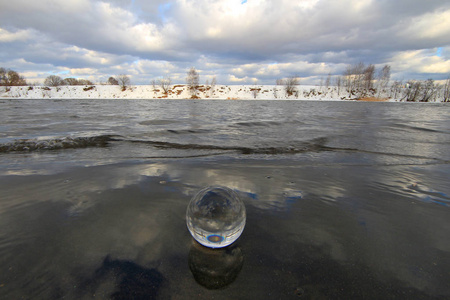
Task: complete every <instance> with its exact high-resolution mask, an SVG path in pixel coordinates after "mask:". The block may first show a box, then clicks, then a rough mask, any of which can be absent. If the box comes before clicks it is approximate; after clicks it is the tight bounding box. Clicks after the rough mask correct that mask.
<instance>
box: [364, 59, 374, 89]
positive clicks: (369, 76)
mask: <svg viewBox="0 0 450 300" xmlns="http://www.w3.org/2000/svg"><path fill="white" fill-rule="evenodd" d="M374 79H375V66H374V65H368V66H367V67H366V68H364V79H363V90H364V94H367V93H369V91H370V90H373V80H374Z"/></svg>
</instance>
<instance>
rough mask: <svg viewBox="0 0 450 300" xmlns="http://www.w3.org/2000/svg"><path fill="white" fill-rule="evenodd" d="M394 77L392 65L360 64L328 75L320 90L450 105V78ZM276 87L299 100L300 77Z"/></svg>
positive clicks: (285, 80) (359, 97) (347, 95)
mask: <svg viewBox="0 0 450 300" xmlns="http://www.w3.org/2000/svg"><path fill="white" fill-rule="evenodd" d="M332 78H334V82H332ZM390 78H391V66H390V65H385V66H383V67H382V68H381V69H380V70H376V68H375V66H374V65H372V64H369V65H366V64H364V63H363V62H360V63H357V64H353V65H348V66H347V67H346V69H345V71H344V72H343V73H342V75H337V76H332V75H331V74H328V76H327V78H326V80H325V82H324V80H323V79H321V80H320V85H319V89H320V90H321V91H323V92H324V93H327V92H328V91H329V90H330V89H334V90H335V91H336V92H337V95H338V96H341V95H343V94H344V95H345V96H346V97H348V98H350V99H353V98H356V99H362V98H370V97H374V98H393V99H399V100H400V101H408V102H432V101H436V100H437V99H440V100H441V101H443V102H450V76H449V77H448V78H447V80H446V81H445V83H444V84H439V83H436V82H435V81H434V80H433V79H427V80H408V81H406V82H403V81H401V80H395V81H392V82H391V80H390ZM276 84H277V85H283V86H284V89H285V92H286V95H287V96H292V95H295V96H296V97H298V91H297V89H296V86H297V85H299V84H300V79H299V78H298V76H291V77H288V78H281V79H277V80H276ZM331 87H332V88H331ZM321 93H322V92H321Z"/></svg>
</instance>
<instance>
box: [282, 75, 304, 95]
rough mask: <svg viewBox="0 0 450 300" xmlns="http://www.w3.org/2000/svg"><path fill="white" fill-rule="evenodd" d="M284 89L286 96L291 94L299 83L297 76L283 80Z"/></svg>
mask: <svg viewBox="0 0 450 300" xmlns="http://www.w3.org/2000/svg"><path fill="white" fill-rule="evenodd" d="M283 82H284V89H285V91H286V95H287V96H291V95H293V94H294V93H295V92H296V90H297V85H299V84H300V80H299V79H298V77H297V76H291V77H288V78H286V79H284V80H283Z"/></svg>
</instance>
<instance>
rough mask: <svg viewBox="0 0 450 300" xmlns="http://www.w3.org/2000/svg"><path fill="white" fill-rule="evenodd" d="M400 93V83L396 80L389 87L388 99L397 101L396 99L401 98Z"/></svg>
mask: <svg viewBox="0 0 450 300" xmlns="http://www.w3.org/2000/svg"><path fill="white" fill-rule="evenodd" d="M401 92H402V82H401V81H398V80H396V81H394V82H393V83H392V85H391V94H390V97H391V98H393V99H397V97H400V98H401Z"/></svg>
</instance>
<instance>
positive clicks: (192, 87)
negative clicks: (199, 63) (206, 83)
mask: <svg viewBox="0 0 450 300" xmlns="http://www.w3.org/2000/svg"><path fill="white" fill-rule="evenodd" d="M199 82H200V75H199V74H198V72H197V70H196V69H195V68H194V67H192V68H190V69H189V71H188V72H187V76H186V83H187V86H188V88H189V91H190V92H191V95H192V96H197V89H198V85H199Z"/></svg>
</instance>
